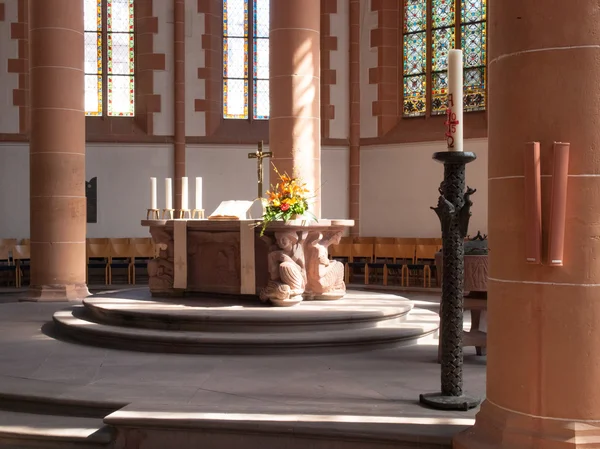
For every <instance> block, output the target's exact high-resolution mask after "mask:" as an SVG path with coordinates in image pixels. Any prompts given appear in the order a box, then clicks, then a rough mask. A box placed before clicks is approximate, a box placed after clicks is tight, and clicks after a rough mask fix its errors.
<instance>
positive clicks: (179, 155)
mask: <svg viewBox="0 0 600 449" xmlns="http://www.w3.org/2000/svg"><path fill="white" fill-rule="evenodd" d="M173 10H174V14H173V15H174V17H175V23H174V24H173V29H174V33H175V36H174V43H175V46H174V49H173V52H174V55H173V56H174V58H173V59H174V70H173V78H174V79H175V83H174V88H175V92H174V98H175V109H174V114H173V117H174V124H175V126H174V131H173V134H174V139H173V140H174V141H175V142H174V146H173V155H174V159H175V160H174V166H175V209H181V197H182V190H181V178H183V177H185V0H173ZM188 198H189V194H188Z"/></svg>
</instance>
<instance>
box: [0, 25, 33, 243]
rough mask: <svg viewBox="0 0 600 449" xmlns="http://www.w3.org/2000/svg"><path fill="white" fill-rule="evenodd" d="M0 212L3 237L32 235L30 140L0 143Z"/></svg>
mask: <svg viewBox="0 0 600 449" xmlns="http://www.w3.org/2000/svg"><path fill="white" fill-rule="evenodd" d="M0 23H2V22H0ZM2 112H4V110H2ZM0 213H1V214H2V216H1V217H0V238H18V239H23V238H28V237H29V145H28V144H19V143H10V144H4V143H3V144H0Z"/></svg>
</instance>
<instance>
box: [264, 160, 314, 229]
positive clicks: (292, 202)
mask: <svg viewBox="0 0 600 449" xmlns="http://www.w3.org/2000/svg"><path fill="white" fill-rule="evenodd" d="M273 169H274V170H275V173H277V175H278V176H279V182H278V183H277V184H276V185H275V186H273V185H271V190H268V191H267V198H263V199H262V201H263V203H264V204H265V209H264V214H263V217H262V218H263V221H262V230H261V232H260V235H261V236H262V235H263V234H264V233H265V229H267V226H268V225H269V223H270V222H272V221H275V220H284V221H289V220H291V219H293V218H294V216H296V215H303V214H305V213H306V212H307V211H308V197H307V194H308V189H307V188H306V183H304V182H302V180H301V179H300V178H292V177H291V176H289V175H288V174H287V173H284V174H281V173H279V171H278V170H277V167H275V165H273Z"/></svg>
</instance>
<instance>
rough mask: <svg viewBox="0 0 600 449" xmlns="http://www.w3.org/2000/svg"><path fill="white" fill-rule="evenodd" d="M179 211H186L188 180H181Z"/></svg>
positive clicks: (184, 178)
mask: <svg viewBox="0 0 600 449" xmlns="http://www.w3.org/2000/svg"><path fill="white" fill-rule="evenodd" d="M181 209H183V210H188V209H189V207H188V179H187V178H186V177H185V176H184V177H183V178H181Z"/></svg>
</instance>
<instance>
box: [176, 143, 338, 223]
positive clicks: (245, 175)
mask: <svg viewBox="0 0 600 449" xmlns="http://www.w3.org/2000/svg"><path fill="white" fill-rule="evenodd" d="M255 151H256V148H255V147H254V146H253V145H188V146H187V150H186V170H187V173H186V174H187V176H188V177H189V178H190V180H189V185H190V187H189V188H190V204H191V205H193V204H194V203H195V196H196V192H195V187H194V185H195V178H196V177H198V176H199V177H202V188H203V198H202V204H203V206H204V209H205V211H206V214H207V215H209V214H210V213H212V212H213V211H214V210H215V209H216V208H217V206H218V205H219V203H220V202H221V201H226V200H249V201H252V200H254V199H256V196H257V194H258V192H257V185H256V184H257V177H256V176H257V175H256V159H248V153H253V152H255ZM265 151H268V147H265ZM348 157H349V155H348V149H347V148H346V147H323V148H322V152H321V161H322V164H323V165H322V174H321V182H322V188H321V195H322V201H323V204H322V215H323V217H324V218H347V217H348V176H349V175H348ZM269 167H270V163H269V161H268V160H267V159H265V160H264V161H263V171H264V177H265V179H264V189H265V190H267V189H268V188H269V183H270V181H269V172H270V170H269ZM260 211H261V209H260V206H259V205H258V203H257V205H256V207H253V209H252V210H251V213H252V216H253V217H255V218H257V217H259V216H260V213H261V212H260Z"/></svg>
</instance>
